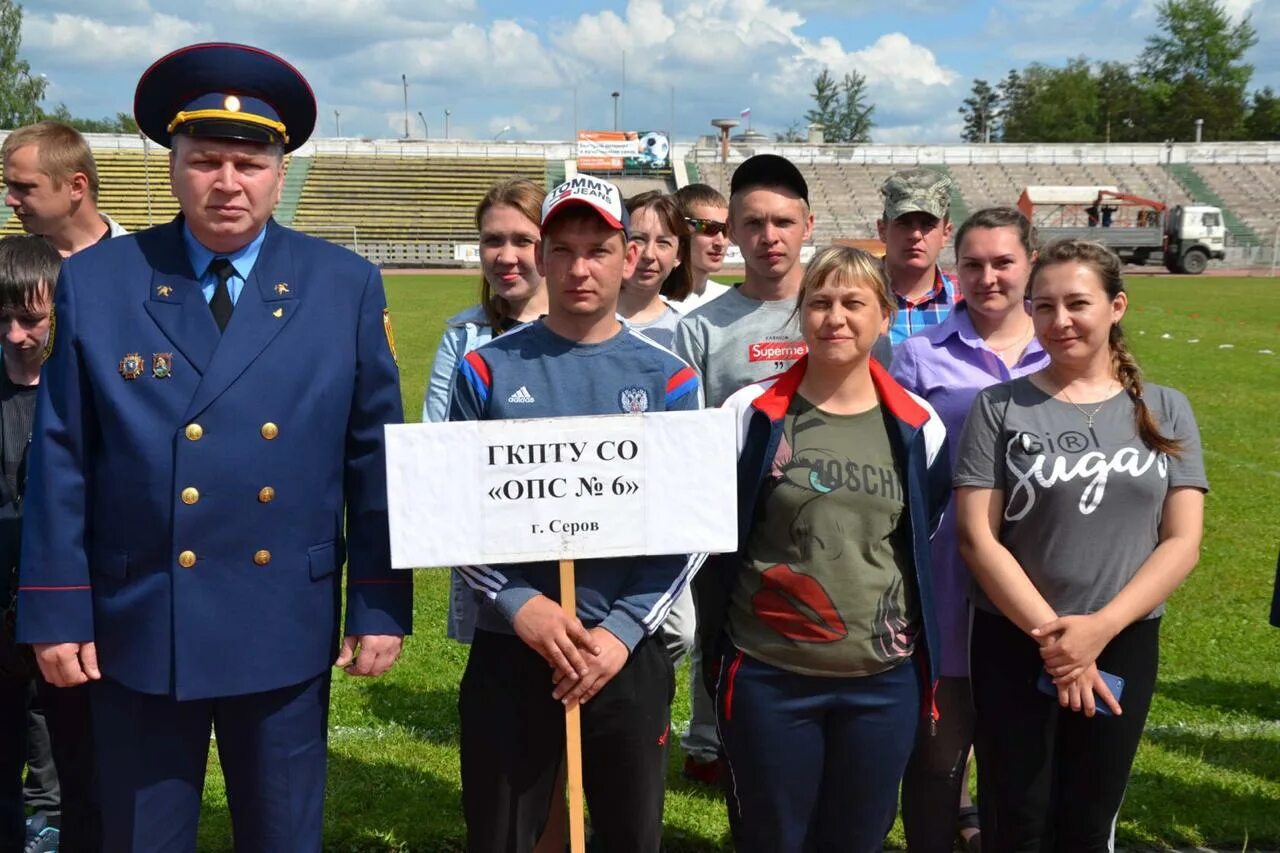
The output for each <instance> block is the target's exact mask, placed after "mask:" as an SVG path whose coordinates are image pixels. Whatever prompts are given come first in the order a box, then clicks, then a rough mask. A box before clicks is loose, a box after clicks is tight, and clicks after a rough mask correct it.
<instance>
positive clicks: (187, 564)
mask: <svg viewBox="0 0 1280 853" xmlns="http://www.w3.org/2000/svg"><path fill="white" fill-rule="evenodd" d="M195 564H196V552H195V551H183V552H182V553H181V554H179V555H178V565H179V566H182V568H184V569H189V568H191V567H192V566H194V565H195Z"/></svg>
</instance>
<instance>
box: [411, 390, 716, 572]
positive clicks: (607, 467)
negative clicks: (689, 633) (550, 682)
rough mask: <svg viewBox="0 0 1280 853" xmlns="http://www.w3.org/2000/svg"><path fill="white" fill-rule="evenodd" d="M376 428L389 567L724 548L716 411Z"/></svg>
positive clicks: (712, 551)
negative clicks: (383, 451) (382, 457)
mask: <svg viewBox="0 0 1280 853" xmlns="http://www.w3.org/2000/svg"><path fill="white" fill-rule="evenodd" d="M386 436H387V500H388V507H389V511H390V524H391V565H392V566H394V567H395V568H398V569H408V568H415V567H418V566H457V565H472V564H477V563H524V562H530V561H534V560H553V559H584V558H590V557H619V556H639V555H643V554H691V553H699V552H708V553H722V552H726V551H734V550H736V549H737V547H738V523H737V516H738V513H737V469H736V464H737V460H736V455H737V453H736V426H735V415H734V413H733V412H731V411H729V410H726V409H706V410H703V411H697V412H654V413H648V414H640V415H609V416H597V417H573V418H540V419H534V420H495V421H464V422H459V423H442V424H398V425H393V426H388V427H387V428H386Z"/></svg>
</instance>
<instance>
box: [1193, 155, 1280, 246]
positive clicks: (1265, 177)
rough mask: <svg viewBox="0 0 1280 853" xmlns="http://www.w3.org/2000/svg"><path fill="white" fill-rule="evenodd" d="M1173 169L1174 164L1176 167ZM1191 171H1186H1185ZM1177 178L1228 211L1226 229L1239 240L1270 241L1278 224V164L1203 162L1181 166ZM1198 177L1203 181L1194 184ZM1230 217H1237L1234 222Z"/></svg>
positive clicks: (1206, 201)
mask: <svg viewBox="0 0 1280 853" xmlns="http://www.w3.org/2000/svg"><path fill="white" fill-rule="evenodd" d="M1175 169H1176V167H1175ZM1188 171H1191V172H1192V174H1190V175H1188V174H1186V172H1188ZM1178 174H1179V180H1181V181H1183V182H1184V183H1186V184H1188V185H1189V187H1188V188H1189V189H1191V190H1192V191H1193V192H1196V191H1197V190H1199V192H1198V193H1197V195H1199V196H1200V197H1201V198H1200V200H1201V201H1202V202H1203V203H1205V204H1216V205H1217V206H1218V207H1221V208H1223V209H1224V210H1225V211H1227V212H1228V215H1227V216H1226V219H1227V226H1228V229H1229V230H1231V231H1232V232H1233V234H1234V235H1235V236H1236V238H1237V241H1238V242H1241V243H1246V242H1252V243H1253V244H1254V245H1257V244H1259V243H1262V242H1266V243H1270V242H1271V241H1272V240H1273V239H1274V238H1275V234H1276V229H1277V228H1280V207H1278V206H1277V201H1276V200H1277V199H1280V167H1277V166H1276V164H1274V163H1233V164H1230V165H1223V164H1205V163H1197V164H1196V165H1195V166H1194V167H1192V166H1184V168H1183V169H1182V170H1178ZM1197 179H1199V182H1202V185H1200V186H1197V185H1196V184H1197ZM1232 219H1235V220H1236V221H1235V222H1234V223H1233V222H1232Z"/></svg>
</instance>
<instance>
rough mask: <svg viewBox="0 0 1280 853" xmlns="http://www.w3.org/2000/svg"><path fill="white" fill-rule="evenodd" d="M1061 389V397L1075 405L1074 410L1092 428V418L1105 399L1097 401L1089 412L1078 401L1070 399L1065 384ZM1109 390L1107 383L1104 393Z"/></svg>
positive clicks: (1104, 403) (1100, 408)
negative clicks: (1082, 416)
mask: <svg viewBox="0 0 1280 853" xmlns="http://www.w3.org/2000/svg"><path fill="white" fill-rule="evenodd" d="M1061 390H1062V399H1064V400H1066V401H1067V402H1068V403H1070V404H1071V405H1073V406H1075V408H1076V411H1077V412H1079V413H1080V414H1082V415H1084V419H1085V422H1086V423H1087V424H1088V428H1089V429H1093V419H1094V418H1096V417H1097V416H1098V412H1100V411H1102V407H1103V406H1105V405H1106V404H1107V400H1103V401H1102V402H1101V403H1099V404H1098V405H1097V406H1095V407H1094V409H1093V411H1092V412H1089V411H1085V409H1084V408H1082V407H1081V406H1080V404H1079V403H1077V402H1076V401H1075V400H1072V399H1071V396H1070V395H1069V394H1067V388H1066V386H1065V385H1064V386H1063V387H1062V389H1061ZM1110 391H1111V386H1110V385H1108V386H1107V388H1106V391H1105V392H1104V393H1109V392H1110ZM1107 399H1108V400H1109V399H1110V397H1108V398H1107Z"/></svg>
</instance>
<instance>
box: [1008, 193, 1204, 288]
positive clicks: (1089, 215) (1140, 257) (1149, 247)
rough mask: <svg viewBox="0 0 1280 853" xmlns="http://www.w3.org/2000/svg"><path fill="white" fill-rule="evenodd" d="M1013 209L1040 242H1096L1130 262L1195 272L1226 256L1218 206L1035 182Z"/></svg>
mask: <svg viewBox="0 0 1280 853" xmlns="http://www.w3.org/2000/svg"><path fill="white" fill-rule="evenodd" d="M1018 209H1019V210H1021V211H1022V213H1023V214H1024V215H1025V216H1026V217H1027V218H1028V219H1030V220H1031V222H1032V223H1033V224H1034V225H1035V226H1036V230H1037V231H1038V232H1039V234H1040V239H1041V242H1043V243H1048V242H1050V241H1051V240H1055V239H1058V238H1062V237H1078V238H1083V239H1086V240H1096V241H1097V242H1099V243H1103V244H1104V245H1106V246H1109V247H1110V248H1111V249H1112V250H1113V251H1114V252H1115V253H1116V254H1117V255H1119V256H1120V258H1121V260H1123V261H1126V262H1127V263H1131V264H1138V265H1143V264H1147V263H1150V262H1151V261H1153V260H1155V261H1157V262H1160V263H1163V264H1164V265H1165V267H1166V268H1168V270H1169V271H1170V272H1175V273H1189V274H1191V275H1199V274H1200V273H1202V272H1204V270H1205V267H1206V266H1208V264H1209V260H1210V259H1211V258H1214V259H1218V260H1221V259H1222V258H1224V257H1226V239H1227V229H1226V225H1225V223H1224V222H1223V219H1222V210H1221V209H1220V208H1217V207H1211V206H1209V205H1174V206H1172V207H1169V206H1167V205H1165V204H1164V203H1163V202H1159V201H1152V200H1151V199H1148V198H1142V197H1141V196H1136V195H1132V194H1130V193H1124V192H1121V191H1120V189H1119V188H1118V187H1114V186H1065V187H1055V186H1036V187H1027V188H1026V189H1024V190H1023V191H1022V195H1021V196H1020V197H1019V198H1018Z"/></svg>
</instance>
